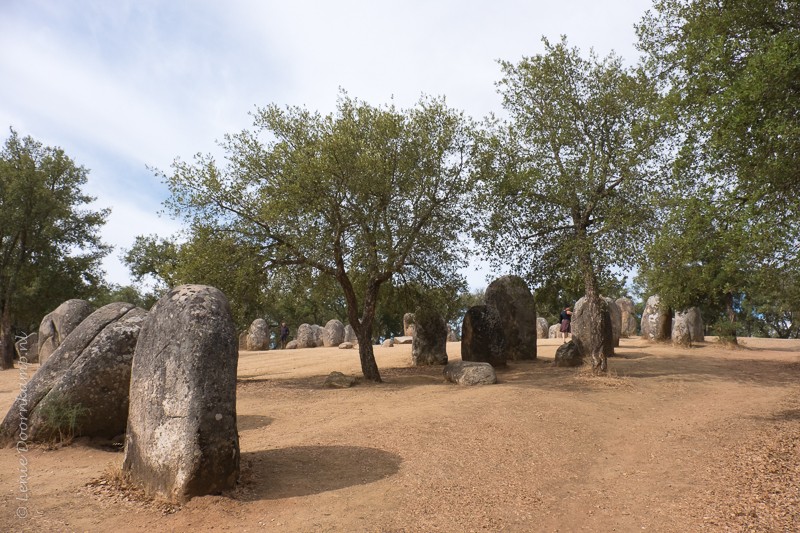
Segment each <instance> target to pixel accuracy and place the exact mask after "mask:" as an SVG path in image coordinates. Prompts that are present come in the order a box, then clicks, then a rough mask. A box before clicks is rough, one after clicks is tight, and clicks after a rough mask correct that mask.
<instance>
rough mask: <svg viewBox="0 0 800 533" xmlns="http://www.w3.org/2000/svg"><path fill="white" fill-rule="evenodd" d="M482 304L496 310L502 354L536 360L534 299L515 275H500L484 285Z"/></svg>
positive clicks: (514, 358) (523, 281) (522, 281)
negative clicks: (501, 337) (498, 318)
mask: <svg viewBox="0 0 800 533" xmlns="http://www.w3.org/2000/svg"><path fill="white" fill-rule="evenodd" d="M485 300H486V305H489V306H492V307H494V308H495V309H497V311H498V313H499V314H500V323H501V327H502V328H503V333H504V336H505V351H506V357H508V358H509V359H511V360H514V361H519V360H523V359H536V300H535V299H534V297H533V294H532V293H531V291H530V289H528V285H527V284H526V283H525V280H523V279H522V278H521V277H519V276H502V277H500V278H497V279H496V280H494V281H493V282H492V283H490V284H489V286H488V287H487V288H486V296H485Z"/></svg>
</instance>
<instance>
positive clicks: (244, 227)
mask: <svg viewBox="0 0 800 533" xmlns="http://www.w3.org/2000/svg"><path fill="white" fill-rule="evenodd" d="M470 140H471V136H470V125H469V123H468V121H467V120H466V119H465V118H464V117H463V115H462V114H461V113H458V112H456V111H453V110H452V109H450V108H448V107H447V106H446V105H445V102H444V101H443V100H442V99H431V98H425V99H422V100H421V101H420V102H419V103H418V104H417V106H415V107H414V108H411V109H407V110H399V109H397V108H396V107H395V106H393V105H391V106H385V107H374V106H371V105H369V104H366V103H364V102H361V101H359V100H356V99H352V98H350V97H349V96H347V95H346V94H342V95H341V96H340V98H339V101H338V104H337V109H336V112H335V113H334V114H330V115H327V116H322V115H320V114H319V113H313V112H310V111H308V110H306V109H303V108H297V107H291V108H286V109H282V108H279V107H278V106H275V105H270V106H267V107H266V108H263V109H259V110H258V111H257V112H256V113H255V114H254V129H253V130H252V131H242V132H241V133H238V134H234V135H228V136H226V137H225V140H224V142H223V143H222V148H223V149H224V150H225V153H226V158H227V163H226V164H225V165H224V166H221V165H219V164H218V163H217V161H216V160H215V159H214V158H213V157H211V156H208V155H198V156H196V158H195V160H194V161H193V162H192V163H187V162H182V161H177V162H176V163H175V164H174V166H173V169H172V170H173V171H172V173H171V174H170V175H164V176H163V177H164V178H165V180H166V182H167V184H168V186H169V188H170V191H171V198H170V200H169V201H168V206H169V207H171V208H172V209H173V211H174V212H175V213H176V214H177V215H179V216H183V217H185V218H186V220H187V221H188V222H189V224H190V226H191V227H192V229H193V230H194V229H196V228H207V230H208V231H210V232H213V233H215V234H230V235H233V236H235V239H236V241H237V242H239V243H244V244H245V245H247V246H249V247H250V248H251V250H252V251H253V252H254V253H253V256H252V261H254V262H255V263H256V264H258V266H259V267H260V268H263V269H264V270H266V271H269V270H272V269H276V268H286V269H289V270H290V271H292V272H297V271H304V270H307V269H312V270H313V271H314V272H316V273H318V274H320V275H323V276H325V277H327V278H330V279H333V280H335V281H336V283H337V284H338V285H339V287H340V289H341V291H342V296H343V298H344V301H345V305H346V309H347V316H348V321H349V322H350V324H351V325H352V326H353V329H354V330H355V332H356V336H357V337H358V339H359V355H360V358H361V366H362V371H363V373H364V375H365V377H367V378H368V379H371V380H375V381H380V373H379V371H378V368H377V365H376V364H375V359H374V355H373V351H372V344H371V335H372V329H373V322H374V319H375V313H376V309H377V305H378V296H379V291H380V288H381V286H383V285H384V284H386V283H387V282H390V281H392V282H395V283H411V282H414V283H419V284H420V285H421V286H425V287H437V286H442V285H447V284H449V283H451V280H453V279H459V277H460V275H459V273H458V268H459V267H460V266H462V265H463V263H464V253H465V250H464V246H463V245H462V244H461V243H460V241H459V236H460V232H461V231H463V230H464V228H465V221H466V219H467V215H466V203H465V202H464V197H465V195H466V193H467V192H468V190H469V188H470V177H469V168H468V162H469V159H468V156H469V152H470Z"/></svg>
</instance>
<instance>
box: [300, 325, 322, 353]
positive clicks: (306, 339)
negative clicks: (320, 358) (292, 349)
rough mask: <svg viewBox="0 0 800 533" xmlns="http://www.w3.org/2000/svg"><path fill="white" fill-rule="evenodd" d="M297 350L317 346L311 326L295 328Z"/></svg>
mask: <svg viewBox="0 0 800 533" xmlns="http://www.w3.org/2000/svg"><path fill="white" fill-rule="evenodd" d="M295 340H296V341H297V347H298V348H314V347H315V346H316V345H317V336H316V332H315V330H314V328H313V326H311V324H300V325H299V326H297V338H296V339H295Z"/></svg>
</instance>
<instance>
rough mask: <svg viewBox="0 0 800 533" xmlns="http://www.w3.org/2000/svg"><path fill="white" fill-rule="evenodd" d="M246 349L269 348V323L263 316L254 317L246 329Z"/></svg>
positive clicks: (259, 349) (261, 349) (253, 350)
mask: <svg viewBox="0 0 800 533" xmlns="http://www.w3.org/2000/svg"><path fill="white" fill-rule="evenodd" d="M247 350H248V351H250V352H260V351H263V350H269V325H268V324H267V321H266V320H264V319H263V318H256V319H255V320H253V323H252V324H250V329H248V330H247Z"/></svg>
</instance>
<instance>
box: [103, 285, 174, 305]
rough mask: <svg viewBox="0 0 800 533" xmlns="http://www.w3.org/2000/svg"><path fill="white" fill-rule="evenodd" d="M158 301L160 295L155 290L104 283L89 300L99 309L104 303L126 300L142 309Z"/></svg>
mask: <svg viewBox="0 0 800 533" xmlns="http://www.w3.org/2000/svg"><path fill="white" fill-rule="evenodd" d="M157 301H158V295H157V294H156V293H154V292H142V291H141V290H140V289H139V288H138V287H135V286H133V285H113V284H112V285H102V286H100V287H98V289H97V292H96V294H95V295H93V296H92V297H91V298H90V299H89V302H90V303H91V304H92V305H93V306H94V307H95V309H99V308H101V307H103V306H104V305H108V304H110V303H113V302H126V303H129V304H133V305H135V306H137V307H141V308H142V309H150V308H151V307H153V304H155V303H156V302H157Z"/></svg>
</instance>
